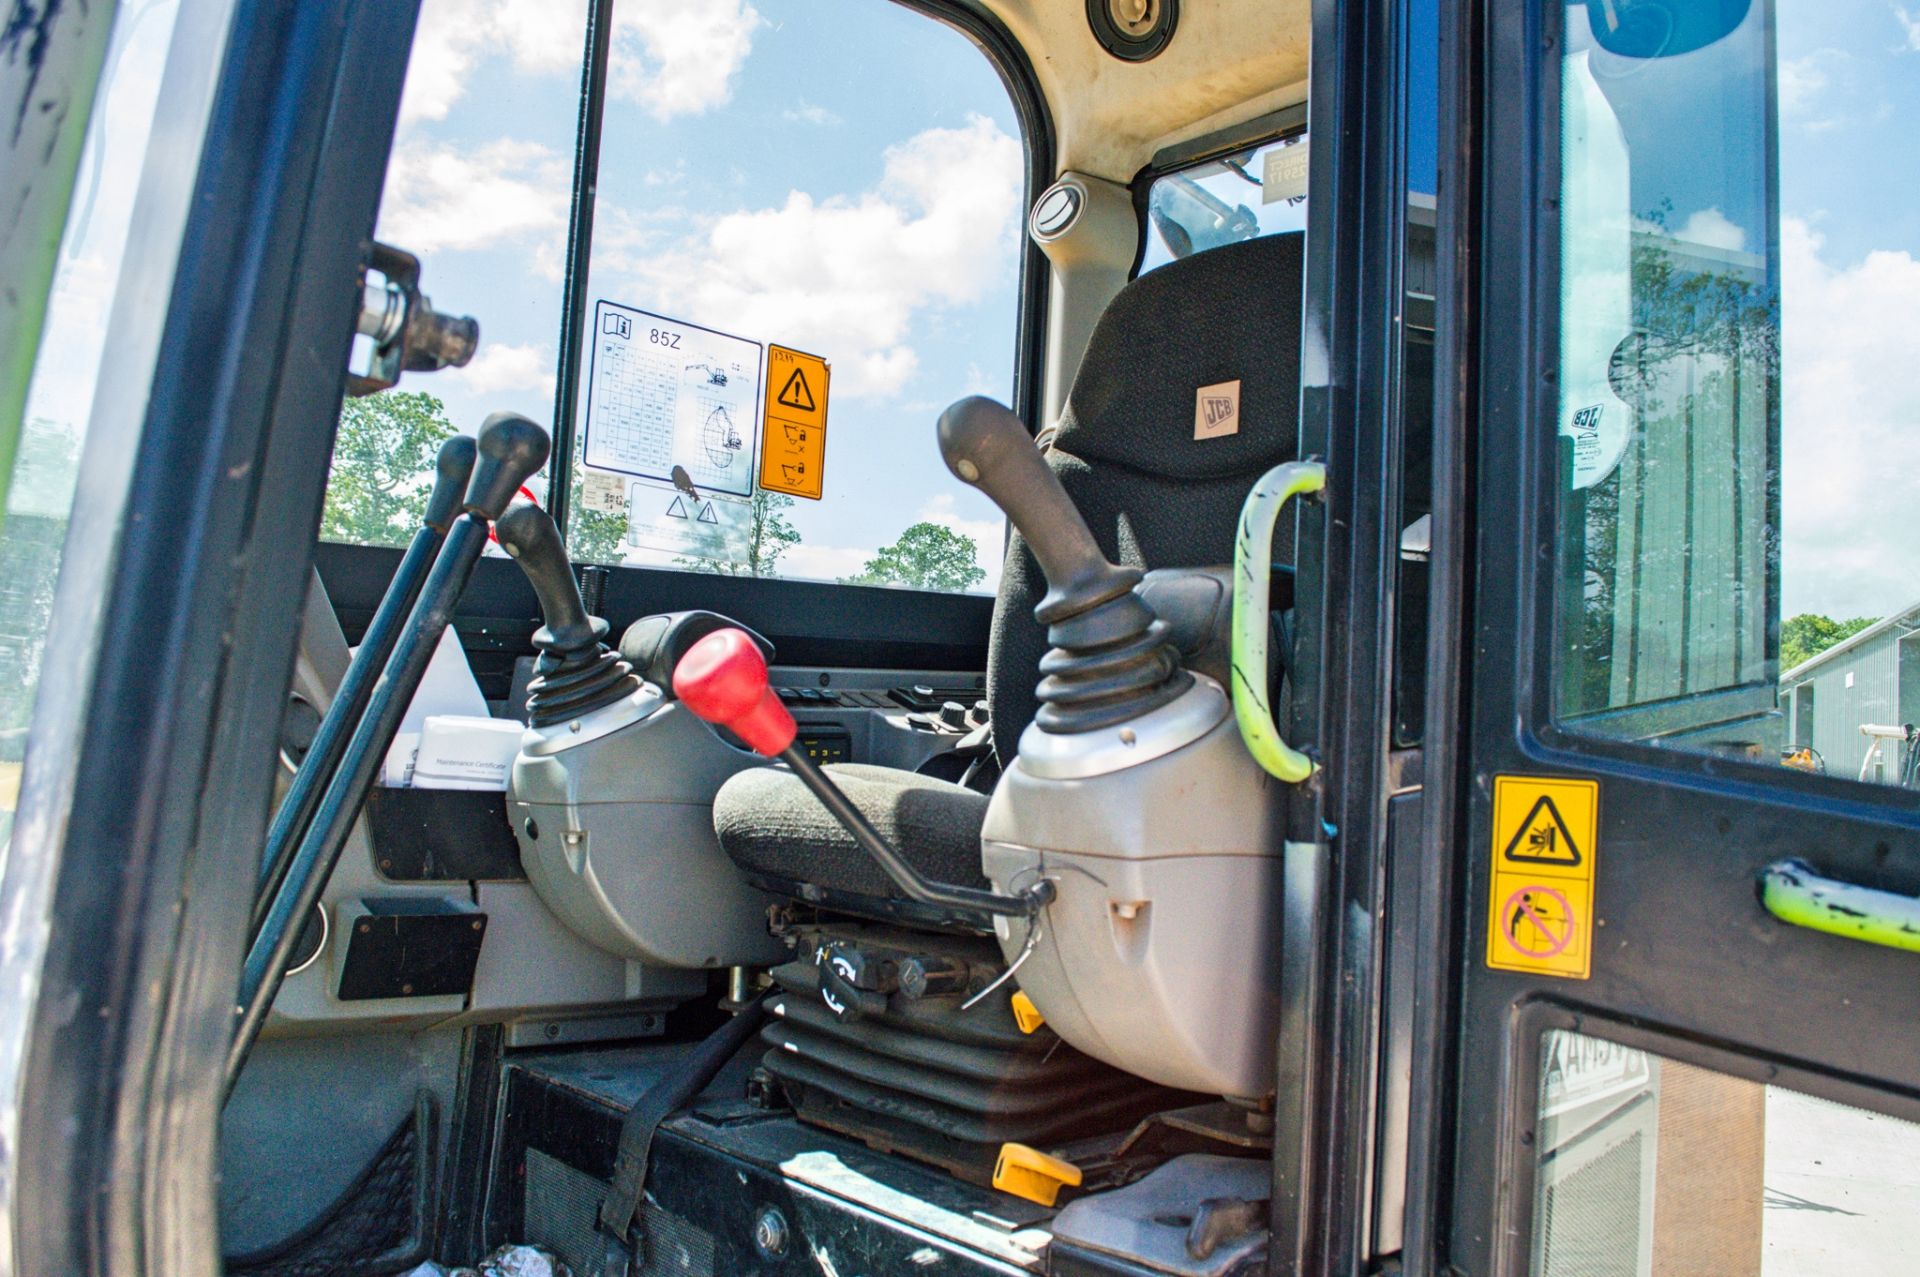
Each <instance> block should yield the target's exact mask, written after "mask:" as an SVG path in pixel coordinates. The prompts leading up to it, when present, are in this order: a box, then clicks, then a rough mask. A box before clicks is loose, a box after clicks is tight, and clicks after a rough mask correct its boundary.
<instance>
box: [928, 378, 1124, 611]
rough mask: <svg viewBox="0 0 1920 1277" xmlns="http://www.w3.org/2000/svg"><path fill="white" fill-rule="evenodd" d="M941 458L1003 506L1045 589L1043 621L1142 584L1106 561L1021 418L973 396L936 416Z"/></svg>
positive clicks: (1087, 607) (1087, 608) (1086, 608)
mask: <svg viewBox="0 0 1920 1277" xmlns="http://www.w3.org/2000/svg"><path fill="white" fill-rule="evenodd" d="M938 434H939V439H940V456H941V459H942V460H944V461H945V462H946V463H947V469H949V470H951V471H953V473H954V475H955V476H956V477H957V478H959V479H960V480H961V481H962V482H963V483H969V484H972V485H973V486H974V487H976V488H978V489H980V491H982V492H984V493H986V494H987V496H989V497H991V498H992V499H993V503H994V504H995V505H997V506H999V507H1000V508H1001V509H1002V510H1004V511H1005V512H1006V515H1007V517H1008V518H1009V519H1011V520H1012V521H1013V526H1014V527H1016V528H1018V529H1020V535H1021V536H1022V537H1024V538H1026V542H1027V548H1028V549H1029V550H1032V551H1033V557H1034V558H1035V559H1036V560H1038V561H1039V563H1040V570H1041V572H1043V573H1044V574H1045V575H1046V578H1047V585H1048V587H1049V589H1048V592H1047V597H1046V598H1044V599H1042V600H1041V602H1040V605H1039V606H1038V607H1036V608H1035V609H1034V610H1033V614H1034V616H1035V617H1036V618H1038V619H1039V621H1040V623H1041V624H1042V625H1052V624H1054V623H1055V622H1057V621H1063V620H1066V619H1067V618H1069V617H1073V616H1078V615H1079V614H1081V613H1083V612H1087V611H1090V610H1092V609H1093V608H1095V607H1098V606H1099V605H1100V604H1102V603H1105V602H1106V601H1107V600H1109V599H1113V598H1118V597H1119V596H1120V595H1122V594H1125V593H1127V592H1128V591H1129V590H1131V589H1133V587H1134V586H1135V585H1138V584H1139V583H1140V572H1139V570H1138V569H1136V568H1123V567H1119V566H1117V565H1115V564H1112V563H1109V562H1108V561H1107V556H1106V555H1104V554H1102V553H1101V552H1100V547H1099V545H1098V544H1096V543H1095V541H1094V539H1093V533H1091V532H1089V531H1088V530H1087V521H1086V520H1085V519H1083V518H1081V517H1080V511H1079V510H1077V509H1075V508H1074V504H1073V499H1072V498H1071V497H1069V496H1068V495H1067V490H1066V489H1065V488H1063V487H1061V486H1060V477H1059V476H1058V475H1056V474H1054V472H1053V470H1052V469H1051V468H1050V467H1049V466H1048V465H1047V462H1046V459H1045V458H1044V457H1042V456H1041V455H1040V450H1039V449H1038V448H1036V447H1034V446H1033V437H1032V436H1031V435H1029V434H1028V433H1027V428H1026V427H1025V426H1024V425H1022V424H1021V422H1020V418H1018V417H1016V416H1014V415H1013V413H1012V411H1011V410H1009V409H1008V408H1006V407H1005V406H1004V405H1001V404H997V403H995V402H994V401H993V400H991V399H987V398H984V397H982V396H980V395H974V396H972V397H970V398H967V399H962V400H961V401H960V402H959V403H956V404H954V405H953V406H952V407H951V408H948V409H947V410H946V411H945V412H943V413H941V414H940V424H939V427H938Z"/></svg>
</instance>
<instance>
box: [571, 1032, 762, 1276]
mask: <svg viewBox="0 0 1920 1277" xmlns="http://www.w3.org/2000/svg"><path fill="white" fill-rule="evenodd" d="M767 996H768V995H762V996H761V997H759V998H757V999H755V1000H754V1001H752V1002H750V1003H748V1004H747V1005H746V1006H745V1007H743V1008H741V1010H740V1013H739V1014H738V1015H736V1016H734V1017H733V1019H732V1020H730V1021H728V1022H727V1023H726V1024H724V1025H722V1026H720V1028H719V1030H718V1031H716V1032H715V1033H713V1034H711V1035H709V1036H708V1037H707V1039H706V1040H705V1041H704V1042H702V1043H701V1044H700V1045H699V1046H697V1047H695V1048H694V1049H693V1053H692V1054H691V1055H689V1056H687V1058H686V1059H685V1060H683V1061H681V1063H680V1067H679V1068H677V1069H675V1070H674V1071H673V1072H672V1073H670V1074H668V1075H667V1076H666V1077H663V1078H661V1079H660V1080H659V1081H657V1082H655V1083H654V1084H653V1085H652V1086H650V1087H648V1088H647V1090H646V1092H645V1093H644V1094H642V1095H641V1096H640V1098H639V1099H638V1100H636V1101H635V1102H634V1105H633V1108H632V1109H630V1110H629V1111H628V1112H627V1117H626V1120H625V1121H624V1122H622V1123H621V1124H620V1148H619V1151H618V1153H616V1154H615V1156H614V1163H613V1184H612V1186H611V1187H610V1188H608V1189H607V1195H606V1197H605V1198H604V1199H603V1200H602V1201H601V1203H600V1215H599V1219H598V1221H597V1223H598V1225H599V1229H600V1232H601V1235H602V1239H603V1244H604V1249H603V1251H602V1255H601V1261H600V1277H628V1274H629V1273H631V1272H637V1271H638V1270H639V1268H640V1266H641V1263H642V1262H643V1261H644V1257H645V1255H646V1237H645V1235H644V1231H643V1230H642V1228H641V1227H640V1202H641V1200H642V1199H643V1198H644V1197H645V1196H646V1191H647V1163H648V1160H649V1158H650V1157H651V1156H652V1153H653V1136H654V1132H656V1131H658V1130H659V1129H660V1124H661V1123H662V1122H664V1121H666V1120H667V1118H668V1117H670V1116H672V1115H673V1114H674V1113H675V1112H676V1111H678V1110H679V1109H682V1108H685V1107H686V1106H687V1105H688V1104H691V1103H692V1102H693V1100H694V1097H695V1096H697V1095H699V1094H700V1092H702V1091H704V1090H706V1088H707V1085H708V1083H710V1082H712V1081H713V1079H714V1078H715V1077H716V1076H718V1075H719V1073H720V1070H721V1069H723V1068H725V1067H726V1065H727V1061H728V1060H731V1059H732V1058H733V1057H734V1056H735V1055H737V1054H739V1052H740V1048H741V1047H743V1046H745V1045H746V1044H747V1041H748V1039H750V1038H752V1037H753V1036H754V1035H755V1034H757V1033H758V1032H759V1031H760V1026H761V1025H762V1024H764V1023H765V1022H766V1018H767Z"/></svg>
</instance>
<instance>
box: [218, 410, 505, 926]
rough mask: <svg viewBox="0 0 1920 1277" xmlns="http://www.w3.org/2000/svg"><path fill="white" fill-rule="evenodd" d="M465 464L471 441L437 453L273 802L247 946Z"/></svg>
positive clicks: (403, 611) (452, 501) (454, 505)
mask: <svg viewBox="0 0 1920 1277" xmlns="http://www.w3.org/2000/svg"><path fill="white" fill-rule="evenodd" d="M473 457H474V444H473V439H472V437H471V436H468V435H456V436H454V437H453V438H451V439H449V440H447V441H446V443H444V444H442V445H441V447H440V458H439V467H438V469H439V473H438V476H437V477H436V479H435V481H434V486H433V494H432V495H431V496H430V497H428V498H427V509H426V514H425V516H424V517H423V518H422V520H421V523H420V528H419V530H418V531H416V532H415V533H414V534H413V542H412V544H410V545H408V546H407V552H406V554H405V555H403V556H402V557H401V559H400V566H399V567H398V568H396V569H394V573H393V579H392V580H391V581H389V582H387V592H386V594H384V595H383V596H381V599H380V606H379V607H378V608H376V609H375V610H374V613H373V620H372V621H370V622H369V623H368V624H367V632H366V633H365V634H363V635H362V636H361V638H360V646H359V648H358V649H357V650H355V652H354V654H353V659H352V660H351V661H349V662H348V663H347V672H346V674H345V675H344V676H343V677H342V678H341V679H340V686H339V687H338V688H336V689H335V690H334V693H333V699H332V700H331V701H329V702H328V703H327V712H326V714H325V716H324V717H322V718H321V720H320V728H319V730H318V731H316V732H315V733H314V736H313V744H312V745H311V746H309V747H308V749H307V755H306V757H305V758H303V759H301V760H300V766H299V769H298V770H296V771H295V772H294V774H293V780H292V781H291V782H290V783H289V784H288V786H287V794H286V797H285V798H283V799H281V800H280V808H279V810H278V811H276V812H274V814H273V824H272V826H271V827H269V828H268V830H267V846H266V853H265V857H264V859H265V869H264V871H263V872H262V874H261V877H260V886H259V890H258V894H257V895H256V896H255V898H254V902H253V922H252V929H251V930H250V931H249V932H248V939H249V940H251V939H253V938H254V937H257V936H258V935H259V934H260V926H261V924H262V923H263V922H265V921H266V917H267V912H268V908H269V906H270V905H271V903H272V901H273V899H274V896H275V895H276V894H277V893H278V892H279V890H280V884H281V883H283V882H285V881H286V879H287V869H288V867H289V866H291V865H292V864H293V855H294V851H295V850H296V849H297V848H298V847H299V845H300V839H301V836H302V835H304V834H305V833H306V832H307V826H308V824H309V823H311V821H312V820H313V813H314V809H315V808H316V807H318V806H319V805H320V796H321V795H322V794H324V793H325V792H326V790H327V784H328V782H329V781H331V780H332V779H333V777H334V773H336V772H337V771H339V770H340V759H341V756H342V755H343V754H344V753H345V752H346V748H347V741H348V740H349V739H350V738H351V737H352V735H353V729H354V726H355V725H356V724H358V723H359V721H360V718H361V715H362V714H364V713H365V712H366V708H367V698H368V697H369V696H371V695H372V694H373V685H374V683H375V682H376V681H377V680H378V678H379V675H380V671H381V670H383V669H385V668H386V665H387V658H388V657H389V656H391V655H392V654H393V645H394V642H395V641H396V640H397V639H398V638H399V637H400V630H401V627H402V626H403V624H404V623H405V622H406V619H407V615H408V613H410V612H411V611H412V610H413V605H414V601H415V600H417V599H418V598H419V597H420V587H421V586H422V585H424V584H425V583H426V579H427V572H428V570H429V569H431V568H432V567H433V560H434V556H435V555H436V554H438V553H439V551H440V543H441V541H443V540H445V539H446V535H447V528H448V526H449V525H450V524H451V523H452V522H453V519H454V516H455V515H457V514H458V513H459V511H460V498H461V497H462V496H464V495H465V493H466V490H467V481H468V479H470V478H471V477H472V474H473Z"/></svg>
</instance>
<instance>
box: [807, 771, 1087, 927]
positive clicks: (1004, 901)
mask: <svg viewBox="0 0 1920 1277" xmlns="http://www.w3.org/2000/svg"><path fill="white" fill-rule="evenodd" d="M779 758H780V761H781V762H783V763H785V764H786V765H787V766H789V767H791V768H793V773H794V775H796V776H798V777H799V778H800V780H801V781H802V783H804V784H805V785H806V787H807V788H808V789H810V790H812V791H813V796H814V797H815V798H818V799H819V800H820V804H821V806H823V807H825V808H826V809H827V810H828V811H829V812H831V813H833V818H834V819H835V820H838V821H839V822H840V823H841V825H843V826H844V827H845V828H846V831H847V832H848V833H850V834H852V835H853V840H854V841H855V842H857V843H859V844H860V849H861V850H862V851H864V852H866V853H867V855H869V856H871V857H872V858H873V861H874V863H875V864H877V865H879V866H880V868H881V869H882V870H884V871H885V872H886V875H887V877H889V878H891V879H893V882H894V885H895V886H897V887H899V888H900V890H901V891H903V892H905V893H906V894H907V896H908V897H910V898H911V899H914V900H917V901H919V902H920V903H921V904H927V905H937V906H939V907H941V908H943V909H967V910H971V911H974V912H978V913H996V914H1003V915H1005V916H1007V917H1009V918H1031V917H1034V916H1035V915H1036V914H1038V913H1039V912H1040V910H1042V909H1044V908H1045V907H1046V906H1047V905H1049V904H1051V903H1053V897H1054V886H1053V883H1052V882H1051V881H1050V880H1048V879H1046V878H1041V879H1038V880H1036V881H1035V882H1034V883H1033V885H1031V886H1029V887H1027V888H1025V889H1024V890H1022V891H1021V892H1020V894H1018V895H1013V896H1003V895H1001V894H1000V893H998V892H996V891H982V890H980V889H979V888H978V887H956V886H952V885H950V884H948V883H944V882H934V881H933V880H932V879H930V878H926V877H923V876H922V875H921V873H920V871H919V870H918V869H916V868H914V867H913V864H912V863H911V862H910V861H908V860H907V858H906V857H905V856H902V855H901V854H900V853H899V852H898V851H895V850H894V848H893V844H892V843H889V842H888V841H887V840H886V839H885V838H884V837H882V836H881V834H880V831H879V830H877V829H875V828H874V827H873V824H872V822H871V821H869V820H868V819H867V818H866V816H865V815H864V814H863V813H862V812H861V810H860V809H859V808H858V807H856V806H854V805H853V802H852V800H851V799H849V798H848V797H847V796H846V794H845V793H844V792H842V791H841V789H840V786H838V785H836V784H834V783H833V781H832V779H831V778H830V777H828V776H827V774H826V773H825V772H823V771H821V770H820V768H819V767H817V766H815V765H814V761H813V760H812V759H811V758H808V757H807V754H806V751H805V750H803V749H801V748H800V744H799V742H798V741H795V742H794V743H793V744H791V745H788V746H787V747H786V748H785V749H783V750H781V751H780V754H779Z"/></svg>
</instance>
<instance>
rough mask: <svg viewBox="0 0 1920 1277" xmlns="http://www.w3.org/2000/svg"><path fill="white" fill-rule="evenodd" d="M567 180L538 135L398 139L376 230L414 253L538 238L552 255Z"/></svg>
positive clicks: (563, 215) (560, 234) (563, 218)
mask: <svg viewBox="0 0 1920 1277" xmlns="http://www.w3.org/2000/svg"><path fill="white" fill-rule="evenodd" d="M571 186H572V181H571V174H570V170H569V167H568V165H567V162H566V161H565V160H564V159H562V158H561V157H560V156H559V155H556V154H555V153H554V152H553V151H551V150H549V149H548V148H547V147H544V146H542V145H540V144H539V143H538V142H520V141H515V140H514V139H512V138H501V139H500V140H499V141H496V142H487V143H485V144H483V145H480V146H475V147H458V146H450V145H440V144H436V143H431V142H403V143H401V144H400V145H399V146H397V147H395V148H394V152H393V159H392V160H391V162H390V163H389V165H388V168H387V189H386V194H385V196H384V197H383V199H382V204H381V208H380V238H381V239H383V240H387V241H388V242H390V243H395V244H404V245H406V246H407V250H408V251H409V252H413V253H431V252H434V251H436V250H439V249H475V248H490V247H495V246H498V245H500V244H504V243H510V242H522V243H526V242H538V243H540V244H541V245H542V246H543V247H545V248H546V249H547V251H548V252H550V253H552V254H554V256H553V258H552V260H553V261H554V262H557V261H558V260H559V247H560V245H561V243H562V242H563V241H564V240H565V238H566V230H567V193H568V191H569V190H570V189H571ZM538 256H539V254H538V252H537V251H536V258H538Z"/></svg>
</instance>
